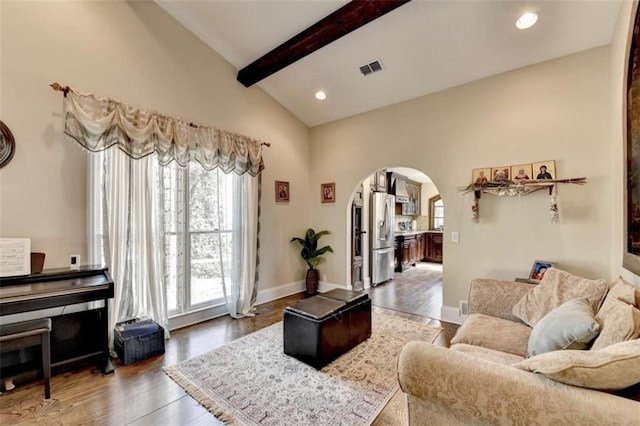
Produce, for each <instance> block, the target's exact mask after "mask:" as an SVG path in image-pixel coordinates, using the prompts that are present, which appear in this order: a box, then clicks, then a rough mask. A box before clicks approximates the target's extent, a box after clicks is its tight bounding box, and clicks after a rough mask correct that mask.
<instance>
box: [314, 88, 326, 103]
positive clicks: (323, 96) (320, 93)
mask: <svg viewBox="0 0 640 426" xmlns="http://www.w3.org/2000/svg"><path fill="white" fill-rule="evenodd" d="M315 96H316V99H317V100H319V101H324V100H325V99H327V94H326V93H324V92H323V91H322V90H318V91H317V92H316V95H315Z"/></svg>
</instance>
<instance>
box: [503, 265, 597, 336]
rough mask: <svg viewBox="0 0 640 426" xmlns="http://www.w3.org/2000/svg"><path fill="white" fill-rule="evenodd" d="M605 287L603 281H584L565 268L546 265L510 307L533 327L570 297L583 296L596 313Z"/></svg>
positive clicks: (514, 313)
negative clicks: (541, 272) (532, 284)
mask: <svg viewBox="0 0 640 426" xmlns="http://www.w3.org/2000/svg"><path fill="white" fill-rule="evenodd" d="M608 289H609V287H608V285H607V282H606V281H605V280H588V279H586V278H581V277H578V276H575V275H572V274H570V273H568V272H566V271H562V270H560V269H556V268H550V269H549V270H548V271H547V272H546V273H545V274H544V277H543V278H542V281H541V282H540V284H538V285H537V286H536V287H534V288H533V289H532V290H531V291H530V292H528V293H527V294H525V295H524V296H523V297H522V299H520V300H519V301H518V303H516V304H515V305H514V307H513V311H512V312H513V315H514V316H516V317H517V318H519V319H520V320H522V322H524V323H525V324H527V325H529V326H531V327H533V326H534V325H536V323H537V322H538V321H540V319H542V317H544V316H545V315H546V314H548V313H549V312H551V311H552V310H554V309H555V308H557V307H558V306H560V305H562V304H563V303H564V302H568V301H569V300H571V299H578V298H582V297H586V298H587V300H588V301H589V304H590V305H591V308H592V309H593V312H597V311H598V308H599V307H600V304H601V303H602V300H603V299H604V296H605V295H606V294H607V290H608Z"/></svg>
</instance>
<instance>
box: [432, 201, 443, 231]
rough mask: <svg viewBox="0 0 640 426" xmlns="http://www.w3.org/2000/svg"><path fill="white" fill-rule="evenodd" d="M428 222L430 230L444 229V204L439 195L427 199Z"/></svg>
mask: <svg viewBox="0 0 640 426" xmlns="http://www.w3.org/2000/svg"><path fill="white" fill-rule="evenodd" d="M429 222H430V227H431V229H438V230H442V228H443V227H444V203H443V202H442V198H440V196H439V195H436V196H435V197H432V198H430V199H429Z"/></svg>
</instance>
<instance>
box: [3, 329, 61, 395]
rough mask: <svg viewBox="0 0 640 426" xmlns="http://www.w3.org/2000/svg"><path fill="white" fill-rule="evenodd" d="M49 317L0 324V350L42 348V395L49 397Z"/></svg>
mask: <svg viewBox="0 0 640 426" xmlns="http://www.w3.org/2000/svg"><path fill="white" fill-rule="evenodd" d="M50 334H51V318H40V319H34V320H29V321H22V322H16V323H13V324H5V325H0V351H1V352H8V351H14V350H17V349H24V348H28V347H31V346H40V348H41V349H42V375H43V376H44V397H45V399H49V398H51V348H50V344H49V337H50Z"/></svg>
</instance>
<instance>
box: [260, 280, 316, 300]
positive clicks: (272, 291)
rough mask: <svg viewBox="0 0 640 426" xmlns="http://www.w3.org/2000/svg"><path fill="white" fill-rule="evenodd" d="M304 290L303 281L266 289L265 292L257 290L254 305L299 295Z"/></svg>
mask: <svg viewBox="0 0 640 426" xmlns="http://www.w3.org/2000/svg"><path fill="white" fill-rule="evenodd" d="M304 290H305V284H304V281H296V282H292V283H289V284H282V285H279V286H277V287H272V288H267V289H265V290H258V295H257V297H256V305H261V304H263V303H266V302H271V301H272V300H276V299H280V298H282V297H286V296H291V295H292V294H296V293H300V292H301V291H304Z"/></svg>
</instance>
